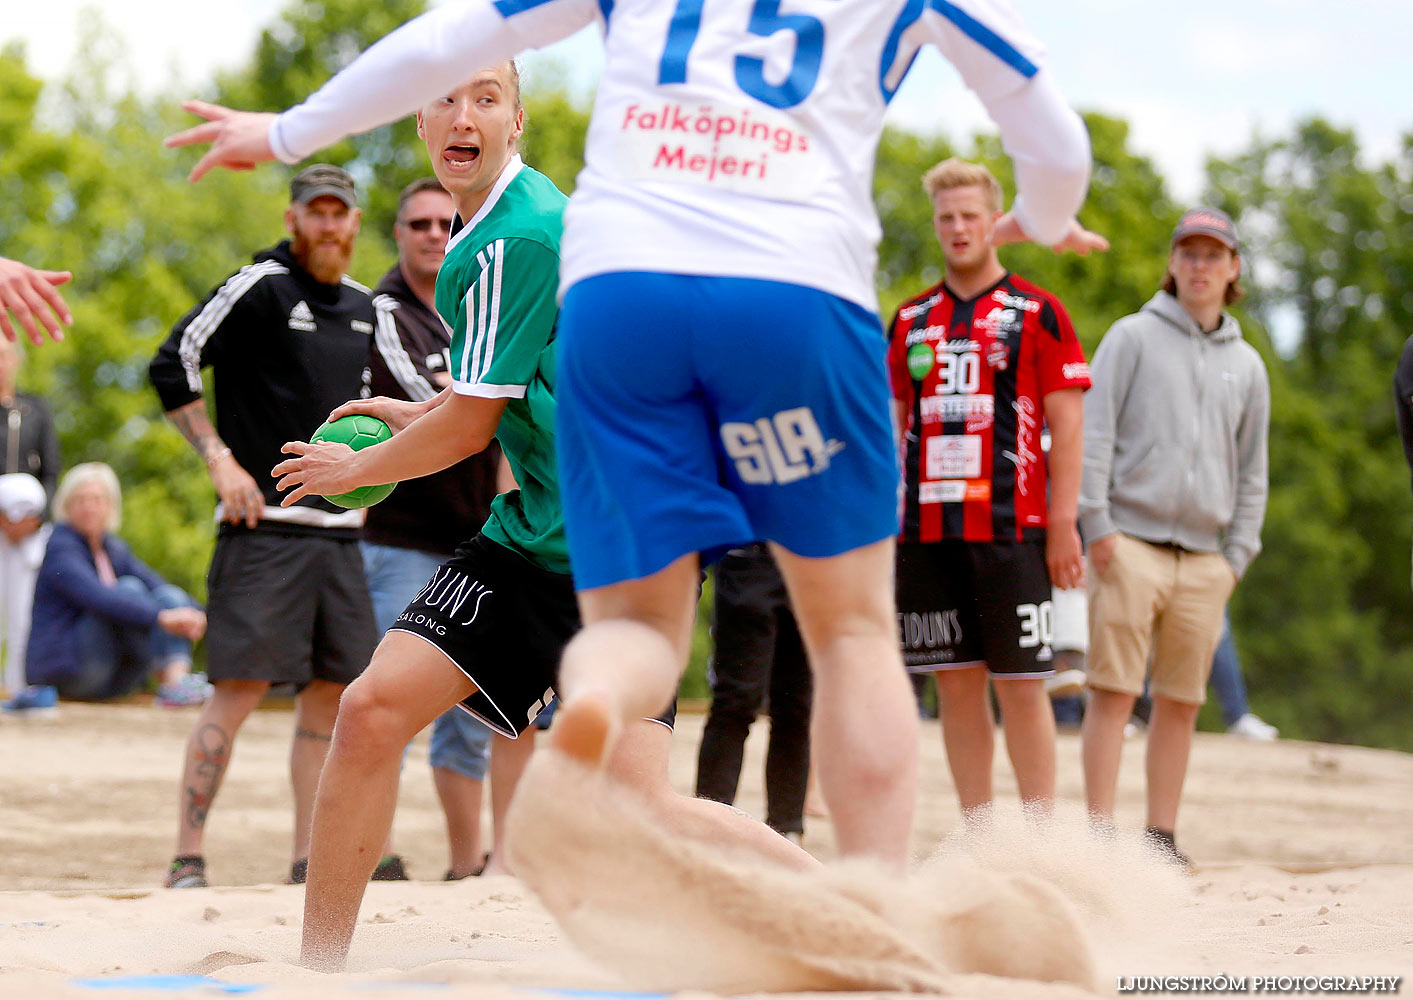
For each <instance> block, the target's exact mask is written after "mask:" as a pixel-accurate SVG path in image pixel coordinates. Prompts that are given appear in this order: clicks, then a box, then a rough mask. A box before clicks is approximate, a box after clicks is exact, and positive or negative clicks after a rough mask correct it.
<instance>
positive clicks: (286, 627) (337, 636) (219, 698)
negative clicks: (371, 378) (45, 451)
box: [149, 164, 377, 888]
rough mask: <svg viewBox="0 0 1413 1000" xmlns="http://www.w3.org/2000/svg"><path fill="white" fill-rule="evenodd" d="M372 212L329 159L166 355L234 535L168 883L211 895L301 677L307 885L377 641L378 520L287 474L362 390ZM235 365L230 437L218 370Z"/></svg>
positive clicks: (214, 574)
mask: <svg viewBox="0 0 1413 1000" xmlns="http://www.w3.org/2000/svg"><path fill="white" fill-rule="evenodd" d="M358 224H359V213H358V208H357V203H356V199H355V196H354V188H353V178H351V177H350V176H349V175H348V174H347V173H345V172H344V171H342V170H340V169H339V168H338V167H332V166H328V165H327V164H317V165H315V166H312V167H309V168H307V169H305V170H303V171H302V172H300V173H299V174H297V175H296V176H295V178H294V179H293V180H292V181H291V182H290V206H289V208H288V210H287V211H286V212H285V225H286V227H287V228H288V229H289V232H290V236H291V238H290V239H289V240H285V241H282V242H281V243H280V244H279V245H277V246H275V247H273V248H271V249H269V250H265V251H262V252H261V253H258V254H256V255H255V259H254V262H253V263H251V264H249V265H247V266H246V267H243V268H241V269H240V270H239V271H237V272H236V273H235V274H233V275H231V277H229V278H228V279H226V281H225V282H224V283H223V284H222V285H221V286H220V287H219V288H217V289H216V290H215V291H213V292H212V293H211V294H210V295H209V296H207V297H206V299H205V300H204V301H203V302H202V303H201V304H200V305H198V306H197V307H196V308H195V309H193V310H192V311H191V312H189V313H188V314H187V315H186V316H184V317H182V319H181V320H179V321H178V322H177V324H176V326H174V327H173V328H172V332H171V335H170V336H169V337H168V338H167V339H166V341H165V342H163V344H162V346H161V347H160V348H158V350H157V355H156V357H155V358H153V360H152V365H151V367H150V369H149V375H150V378H151V380H152V384H153V387H154V388H156V390H157V395H158V396H160V397H161V400H162V408H163V409H164V410H166V411H167V417H168V418H169V419H170V420H171V421H172V423H173V424H175V425H176V426H177V428H178V429H179V430H180V431H181V432H182V434H183V435H184V436H185V437H186V439H187V440H188V441H190V442H191V444H192V447H194V448H195V449H196V451H197V454H199V455H200V456H201V457H202V459H203V460H204V461H205V462H206V468H207V469H208V470H210V473H211V481H212V483H213V484H214V485H215V487H216V493H217V495H218V498H219V500H218V503H217V504H216V519H217V520H218V521H219V522H220V534H219V536H218V537H217V540H216V551H215V553H214V554H213V555H212V558H211V571H210V575H209V577H208V579H207V588H208V598H207V600H208V617H209V627H208V629H207V633H206V648H207V655H208V665H207V673H208V674H209V676H210V678H211V681H212V683H213V684H214V685H215V693H214V694H213V695H212V697H211V699H210V701H208V702H207V703H206V706H205V707H204V708H203V709H202V712H201V715H200V716H199V717H198V718H197V720H196V725H195V726H194V727H193V728H192V733H191V739H190V740H189V741H188V742H187V748H186V766H185V770H184V773H183V775H182V781H181V786H180V792H179V803H178V825H177V850H176V858H175V860H174V861H173V862H172V866H171V870H170V871H169V873H168V876H167V885H168V886H171V887H173V888H185V887H190V886H201V885H205V884H206V863H205V859H204V857H203V855H202V849H201V845H202V840H203V835H204V832H205V828H206V817H207V815H208V813H209V811H210V809H211V804H212V802H213V801H214V799H215V797H216V792H217V790H218V789H219V788H220V786H221V779H222V778H223V777H224V775H225V772H226V768H227V767H228V766H229V765H230V760H231V752H232V748H233V746H234V741H235V735H236V732H237V731H238V730H239V729H240V727H241V725H242V723H244V721H245V719H246V717H247V716H248V715H249V714H250V712H251V711H252V710H253V709H254V708H255V706H256V705H258V704H259V703H260V699H261V698H263V697H264V695H265V692H266V691H268V690H269V689H270V687H271V685H273V684H289V683H292V684H295V685H297V686H298V689H299V694H298V697H297V698H296V701H295V704H296V710H295V732H294V744H293V748H292V750H291V752H290V780H291V783H292V784H293V786H294V804H295V807H294V808H295V825H294V851H293V854H292V864H291V871H290V878H291V881H295V882H302V881H303V880H304V871H305V868H306V867H307V862H306V861H305V858H306V857H307V855H308V853H309V829H310V823H311V819H312V816H313V812H314V790H315V787H316V786H317V784H318V781H319V772H320V770H321V769H322V768H323V766H324V757H325V755H326V754H327V753H328V749H329V741H330V737H331V733H332V732H333V728H334V716H335V715H336V714H337V712H338V703H339V697H340V695H341V694H342V693H343V689H344V687H345V685H347V684H348V683H349V681H351V680H353V679H354V678H355V677H357V676H358V674H359V672H360V671H361V670H362V669H363V666H364V665H365V664H366V663H367V662H368V657H369V655H370V654H371V653H372V651H373V647H374V645H375V644H376V641H377V636H376V634H375V632H374V628H373V609H372V606H371V604H370V602H369V598H368V587H367V584H366V582H365V581H364V577H363V563H362V558H361V556H360V553H359V550H358V534H359V529H360V528H361V526H362V524H363V512H362V511H358V510H343V509H341V508H339V507H335V506H334V505H333V504H331V503H329V502H328V501H327V500H325V499H324V498H323V497H308V498H306V499H305V500H304V501H303V502H302V503H300V504H298V505H295V506H292V507H281V506H280V502H279V493H278V491H277V490H276V489H275V480H274V477H273V476H271V475H270V474H269V471H268V470H269V469H270V467H271V466H273V465H274V464H275V463H276V462H278V461H279V454H280V446H281V445H282V444H283V443H284V442H286V441H288V440H290V438H292V437H298V438H305V437H308V436H309V435H310V434H312V433H313V432H314V429H315V428H317V427H318V426H319V423H320V422H321V421H322V420H323V419H324V417H325V415H326V414H327V413H328V412H329V410H330V409H332V408H333V407H335V406H337V405H338V404H339V403H341V402H343V401H344V400H346V399H348V398H349V397H350V396H356V395H357V394H358V392H359V390H360V389H361V388H362V385H363V379H364V372H365V370H366V365H367V363H368V343H369V338H370V337H371V335H372V333H373V321H374V312H373V300H372V296H371V295H370V294H369V291H368V289H367V288H365V287H363V286H362V285H360V284H358V283H357V282H356V281H353V280H352V279H351V278H349V277H347V275H346V271H347V269H348V263H349V259H350V258H351V257H352V255H353V241H354V238H355V237H356V236H357V234H358ZM206 367H212V368H215V369H217V370H219V372H220V377H219V378H218V379H217V381H216V388H215V397H216V399H215V403H216V406H215V411H216V427H219V428H220V432H219V434H218V433H217V430H216V427H213V426H212V424H211V420H210V418H209V417H208V416H207V412H206V400H205V398H204V397H203V394H202V376H201V370H202V369H203V368H206Z"/></svg>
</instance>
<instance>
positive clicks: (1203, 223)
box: [1169, 206, 1237, 253]
mask: <svg viewBox="0 0 1413 1000" xmlns="http://www.w3.org/2000/svg"><path fill="white" fill-rule="evenodd" d="M1189 236H1210V237H1212V239H1214V240H1216V241H1217V242H1218V243H1220V244H1222V246H1224V247H1226V248H1227V249H1228V250H1230V251H1231V252H1232V253H1236V246H1237V239H1236V225H1235V224H1234V223H1233V222H1232V221H1231V216H1230V215H1227V213H1226V212H1223V211H1222V210H1221V209H1220V208H1209V207H1206V206H1203V207H1201V208H1193V209H1189V210H1188V211H1186V212H1184V213H1183V215H1182V218H1181V219H1179V220H1178V224H1177V228H1176V229H1174V230H1173V239H1172V243H1170V244H1169V245H1170V246H1177V245H1178V242H1179V241H1181V240H1185V239H1187V238H1188V237H1189Z"/></svg>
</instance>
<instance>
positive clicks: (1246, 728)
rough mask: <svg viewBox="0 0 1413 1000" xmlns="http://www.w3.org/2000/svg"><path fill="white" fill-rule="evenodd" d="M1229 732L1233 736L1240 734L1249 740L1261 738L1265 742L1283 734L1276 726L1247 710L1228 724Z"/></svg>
mask: <svg viewBox="0 0 1413 1000" xmlns="http://www.w3.org/2000/svg"><path fill="white" fill-rule="evenodd" d="M1227 732H1229V733H1231V734H1232V735H1233V736H1240V737H1242V738H1243V739H1248V740H1260V741H1261V742H1263V743H1269V742H1270V741H1271V740H1274V739H1275V738H1276V737H1277V736H1279V735H1280V734H1281V731H1280V730H1279V729H1277V728H1276V727H1275V726H1273V725H1271V724H1270V723H1269V722H1267V721H1265V720H1264V719H1262V718H1261V717H1260V716H1258V715H1254V714H1252V713H1251V712H1247V713H1246V714H1245V715H1243V716H1242V717H1241V718H1239V719H1237V720H1236V721H1235V722H1233V723H1232V724H1231V725H1230V726H1227Z"/></svg>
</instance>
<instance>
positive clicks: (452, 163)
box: [442, 143, 481, 169]
mask: <svg viewBox="0 0 1413 1000" xmlns="http://www.w3.org/2000/svg"><path fill="white" fill-rule="evenodd" d="M480 158H481V147H480V146H473V145H471V144H469V143H467V144H465V145H460V146H448V147H447V148H446V149H444V150H442V161H443V162H444V163H446V165H447V166H449V167H452V168H456V169H462V168H466V167H470V166H471V165H472V164H473V163H475V162H476V161H477V160H479V159H480Z"/></svg>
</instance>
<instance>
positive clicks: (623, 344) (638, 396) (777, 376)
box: [556, 273, 899, 590]
mask: <svg viewBox="0 0 1413 1000" xmlns="http://www.w3.org/2000/svg"><path fill="white" fill-rule="evenodd" d="M885 349H886V343H885V340H884V336H883V329H882V326H881V325H880V323H879V321H878V318H877V317H876V316H875V315H874V314H872V313H870V312H869V311H868V310H866V309H864V308H863V307H862V306H859V305H857V304H855V303H851V302H847V301H845V300H844V299H841V298H838V297H836V296H833V295H830V294H828V293H826V292H822V291H819V290H817V289H812V288H806V287H804V286H801V285H788V284H783V283H780V282H774V281H759V280H755V279H750V278H722V277H694V276H688V275H675V274H649V273H616V274H603V275H597V276H595V277H592V278H587V279H585V280H583V281H580V282H577V283H575V284H574V285H573V286H572V287H570V288H569V290H568V292H567V293H566V294H565V297H564V306H563V309H562V310H561V312H560V337H559V352H558V362H557V378H556V382H557V385H556V397H557V402H558V417H557V422H556V445H557V448H558V452H559V469H560V485H561V487H562V493H563V497H564V521H565V528H566V530H567V532H568V536H569V555H570V562H571V564H572V565H573V567H574V584H575V587H576V588H577V589H579V590H588V589H591V588H594V587H602V586H605V585H607V584H611V583H618V582H621V581H623V580H634V579H639V578H641V577H645V576H648V575H650V574H652V573H655V572H657V571H658V570H660V569H662V568H664V567H665V566H667V565H668V564H669V563H671V562H673V561H674V560H676V559H678V558H679V557H681V556H683V555H686V554H688V553H691V552H700V553H703V556H704V558H705V559H706V560H707V561H711V560H712V559H714V558H716V557H717V556H719V555H721V554H722V553H723V552H725V551H726V550H727V549H729V548H734V547H736V546H740V545H745V544H748V543H750V542H754V541H761V540H769V541H773V542H777V543H779V544H780V545H782V546H783V547H784V548H785V549H787V550H788V551H790V552H793V553H795V554H796V555H802V556H812V557H818V556H832V555H838V554H840V553H842V552H847V551H849V550H851V549H856V548H859V547H860V546H863V545H868V544H871V543H873V542H877V541H881V540H882V539H885V538H889V537H892V536H893V535H895V534H897V531H898V481H899V480H898V466H897V451H896V446H895V444H894V441H893V434H892V428H891V424H892V421H891V418H890V404H889V387H888V379H887V375H886V371H885V365H884V361H885V357H884V355H885Z"/></svg>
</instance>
